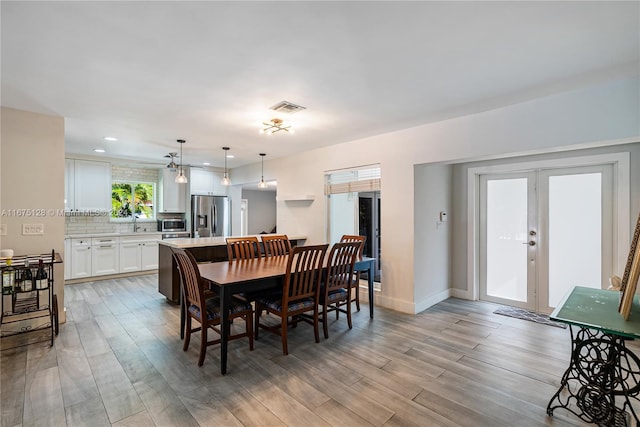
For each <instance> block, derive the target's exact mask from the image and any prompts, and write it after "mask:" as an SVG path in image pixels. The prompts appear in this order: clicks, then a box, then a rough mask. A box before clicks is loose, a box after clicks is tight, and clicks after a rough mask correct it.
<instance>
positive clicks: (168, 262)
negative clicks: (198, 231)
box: [158, 234, 307, 304]
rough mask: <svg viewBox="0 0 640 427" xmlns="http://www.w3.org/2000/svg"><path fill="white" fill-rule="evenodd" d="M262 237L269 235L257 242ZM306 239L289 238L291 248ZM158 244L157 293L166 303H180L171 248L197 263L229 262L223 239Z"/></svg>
mask: <svg viewBox="0 0 640 427" xmlns="http://www.w3.org/2000/svg"><path fill="white" fill-rule="evenodd" d="M262 236H269V234H260V235H256V237H258V240H260V237H262ZM245 237H246V236H245ZM306 239H307V237H306V236H289V240H290V241H291V246H297V245H302V244H303V243H304V241H305V240H306ZM158 243H159V245H158V257H159V266H158V291H159V292H160V293H161V294H162V295H164V296H165V297H167V301H169V302H172V303H176V304H177V303H178V302H179V301H180V276H179V275H178V269H177V266H176V263H175V261H174V260H173V256H172V254H171V248H172V247H174V248H182V249H185V250H186V251H188V252H190V253H191V254H192V255H193V257H194V258H195V259H196V261H197V262H198V263H206V262H218V261H228V260H229V258H228V256H227V242H226V238H225V237H196V238H190V239H165V240H161V241H159V242H158ZM261 244H262V243H261ZM260 250H261V251H262V252H263V253H264V248H262V247H261V248H260Z"/></svg>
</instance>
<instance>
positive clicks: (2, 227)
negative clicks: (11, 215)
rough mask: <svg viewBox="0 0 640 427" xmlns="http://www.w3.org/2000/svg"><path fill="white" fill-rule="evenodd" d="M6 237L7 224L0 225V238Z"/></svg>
mask: <svg viewBox="0 0 640 427" xmlns="http://www.w3.org/2000/svg"><path fill="white" fill-rule="evenodd" d="M6 235H7V224H0V236H6Z"/></svg>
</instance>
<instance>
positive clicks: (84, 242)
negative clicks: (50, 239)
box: [71, 238, 92, 279]
mask: <svg viewBox="0 0 640 427" xmlns="http://www.w3.org/2000/svg"><path fill="white" fill-rule="evenodd" d="M91 275H92V271H91V239H90V238H89V239H71V278H72V279H81V278H83V277H91Z"/></svg>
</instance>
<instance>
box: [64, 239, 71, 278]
mask: <svg viewBox="0 0 640 427" xmlns="http://www.w3.org/2000/svg"><path fill="white" fill-rule="evenodd" d="M63 263H64V280H69V279H71V239H64V259H63Z"/></svg>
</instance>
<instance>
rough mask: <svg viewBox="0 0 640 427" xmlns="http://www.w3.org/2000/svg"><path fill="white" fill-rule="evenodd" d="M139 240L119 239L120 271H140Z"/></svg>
mask: <svg viewBox="0 0 640 427" xmlns="http://www.w3.org/2000/svg"><path fill="white" fill-rule="evenodd" d="M141 265H142V264H141V261H140V242H139V241H138V240H134V241H131V242H127V241H120V273H129V272H131V271H140V267H141Z"/></svg>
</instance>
